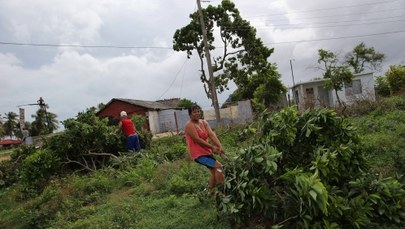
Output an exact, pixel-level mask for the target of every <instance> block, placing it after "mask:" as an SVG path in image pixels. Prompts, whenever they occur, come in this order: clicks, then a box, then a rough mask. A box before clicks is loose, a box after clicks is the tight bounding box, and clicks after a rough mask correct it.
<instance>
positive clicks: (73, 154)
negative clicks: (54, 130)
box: [45, 109, 125, 171]
mask: <svg viewBox="0 0 405 229" xmlns="http://www.w3.org/2000/svg"><path fill="white" fill-rule="evenodd" d="M63 124H64V125H65V131H64V132H63V133H60V134H58V135H55V136H53V137H51V138H50V139H48V141H47V144H46V146H45V147H47V148H49V149H50V150H52V151H53V152H54V153H55V154H56V155H58V156H59V157H60V158H61V163H62V165H63V167H64V168H66V169H70V170H73V171H83V170H85V171H95V170H97V169H99V168H101V167H103V166H105V165H108V164H109V163H110V159H111V158H114V157H116V155H118V152H119V151H121V152H123V151H125V150H124V145H123V144H122V143H121V136H120V135H117V134H115V133H114V130H115V128H114V127H111V126H108V120H107V119H99V118H98V117H96V116H95V112H94V110H93V109H89V110H87V111H86V112H83V113H79V114H78V117H77V119H68V120H66V121H64V122H63Z"/></svg>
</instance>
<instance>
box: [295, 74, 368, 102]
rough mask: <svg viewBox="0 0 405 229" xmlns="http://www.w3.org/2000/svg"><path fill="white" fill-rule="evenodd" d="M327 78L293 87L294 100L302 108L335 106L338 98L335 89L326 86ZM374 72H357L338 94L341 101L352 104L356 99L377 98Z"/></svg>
mask: <svg viewBox="0 0 405 229" xmlns="http://www.w3.org/2000/svg"><path fill="white" fill-rule="evenodd" d="M325 81H326V79H319V80H313V81H308V82H302V83H298V84H296V85H295V86H294V87H292V88H291V89H292V91H293V93H294V94H293V100H295V102H296V103H297V105H298V108H299V109H300V110H303V109H307V108H311V107H312V108H314V107H335V106H337V105H338V100H337V97H336V93H335V91H334V90H327V89H325V87H324V84H325ZM374 85H375V82H374V75H373V73H364V74H355V75H354V78H353V80H352V82H351V83H350V84H345V85H344V86H343V88H342V90H340V91H338V92H337V94H338V96H339V99H340V101H341V102H343V103H346V104H351V103H353V102H354V101H356V100H364V99H369V100H375V90H374Z"/></svg>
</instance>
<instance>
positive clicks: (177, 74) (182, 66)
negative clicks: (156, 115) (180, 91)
mask: <svg viewBox="0 0 405 229" xmlns="http://www.w3.org/2000/svg"><path fill="white" fill-rule="evenodd" d="M187 60H188V58H187V57H186V59H185V60H184V62H183V64H182V65H181V68H180V70H179V71H178V72H177V73H176V76H175V77H174V80H173V81H172V83H171V84H170V85H169V87H168V88H167V89H166V90H165V91H164V92H163V93H162V95H161V96H159V98H158V99H157V100H159V99H161V98H162V97H163V96H164V95H165V94H166V92H168V91H169V89H170V88H171V87H172V86H173V84H174V82H175V81H176V79H177V77H178V76H179V73H180V72H181V70H182V69H183V68H184V65H185V64H186V62H187Z"/></svg>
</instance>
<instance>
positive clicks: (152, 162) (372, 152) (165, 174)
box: [0, 110, 405, 229]
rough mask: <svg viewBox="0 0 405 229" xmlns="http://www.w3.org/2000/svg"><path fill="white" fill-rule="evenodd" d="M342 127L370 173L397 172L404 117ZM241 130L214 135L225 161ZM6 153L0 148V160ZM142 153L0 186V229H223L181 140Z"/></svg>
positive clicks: (239, 143) (403, 149) (203, 177)
mask: <svg viewBox="0 0 405 229" xmlns="http://www.w3.org/2000/svg"><path fill="white" fill-rule="evenodd" d="M350 121H351V122H352V123H353V124H354V125H355V126H356V127H357V129H358V133H359V135H360V138H361V141H362V147H363V148H364V150H365V151H366V154H367V158H368V163H369V164H370V166H371V168H372V171H373V172H376V173H380V174H382V175H386V176H395V175H396V174H405V170H404V165H405V111H403V110H393V111H390V112H381V110H380V111H378V112H374V113H373V112H372V113H370V114H368V115H363V116H359V117H356V118H350ZM245 129H246V127H245V126H240V127H236V128H230V129H229V128H224V129H219V130H216V132H217V135H218V136H219V138H220V139H221V141H222V143H223V146H224V149H225V150H226V151H227V153H228V155H230V156H232V155H235V154H237V153H238V152H239V150H240V149H241V148H243V147H245V146H246V145H247V144H248V141H243V139H247V138H249V137H250V135H249V133H250V132H246V133H245V135H246V136H245V135H243V134H242V135H241V133H242V131H243V130H245ZM11 152H12V150H11V149H10V150H0V157H1V156H4V155H6V156H8V155H10V153H11ZM144 154H145V155H146V156H136V155H131V154H127V155H124V156H122V157H120V158H119V159H117V161H115V162H114V163H113V166H112V167H109V168H105V169H102V170H99V171H96V172H94V173H91V174H88V175H83V174H71V175H69V176H66V177H63V178H61V177H52V178H51V180H50V181H49V183H48V185H47V187H46V188H45V189H44V191H43V192H41V193H39V194H38V195H36V196H35V195H34V196H31V197H30V196H24V195H22V194H21V191H22V190H21V185H19V184H16V185H13V186H11V187H8V188H1V187H0V225H1V226H0V228H13V229H14V228H17V229H18V228H55V229H56V228H176V229H177V228H213V229H214V228H215V229H216V228H218V229H220V228H231V225H230V224H229V222H230V220H229V218H227V216H225V215H223V214H222V213H220V212H218V211H217V209H216V207H215V203H216V202H215V201H216V200H215V197H213V196H208V195H207V191H206V190H205V189H206V187H207V182H208V176H209V172H208V170H207V169H205V168H204V167H202V166H199V165H198V164H196V163H194V162H193V161H190V160H189V158H188V157H187V149H186V147H185V141H184V137H183V136H172V137H163V138H160V139H156V140H154V141H153V145H152V148H151V149H148V150H146V151H145V152H144ZM0 179H1V178H0ZM256 228H260V226H258V227H256ZM385 228H387V229H388V228H392V229H393V228H399V227H385Z"/></svg>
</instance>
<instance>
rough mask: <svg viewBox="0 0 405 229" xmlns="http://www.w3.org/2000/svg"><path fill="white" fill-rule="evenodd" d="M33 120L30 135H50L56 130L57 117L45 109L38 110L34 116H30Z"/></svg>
mask: <svg viewBox="0 0 405 229" xmlns="http://www.w3.org/2000/svg"><path fill="white" fill-rule="evenodd" d="M31 117H32V118H34V119H35V120H34V121H33V122H32V123H31V131H30V132H31V135H32V136H38V135H43V134H50V133H53V131H55V130H57V129H58V120H57V119H56V118H57V115H56V114H54V113H51V112H47V111H46V110H45V109H42V108H40V109H38V110H37V112H36V114H35V115H31Z"/></svg>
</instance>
